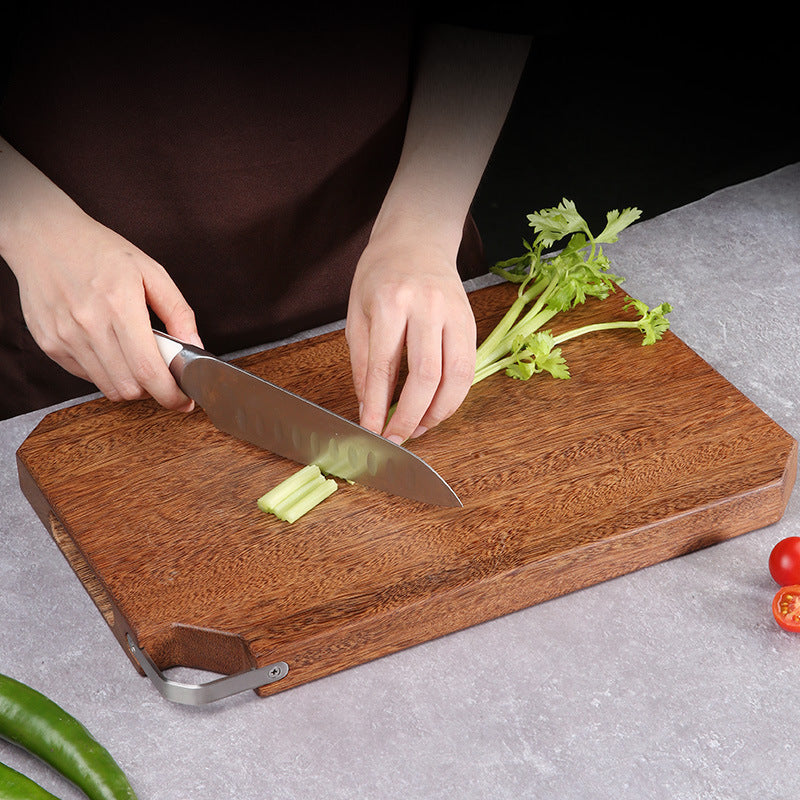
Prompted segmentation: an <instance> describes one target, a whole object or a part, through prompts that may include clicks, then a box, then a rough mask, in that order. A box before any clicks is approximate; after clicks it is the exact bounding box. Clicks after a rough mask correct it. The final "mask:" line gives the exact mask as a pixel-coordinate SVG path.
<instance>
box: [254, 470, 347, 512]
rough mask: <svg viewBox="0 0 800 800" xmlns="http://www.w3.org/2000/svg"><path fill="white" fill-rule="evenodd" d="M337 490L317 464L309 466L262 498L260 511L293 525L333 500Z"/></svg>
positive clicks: (259, 501) (259, 502)
mask: <svg viewBox="0 0 800 800" xmlns="http://www.w3.org/2000/svg"><path fill="white" fill-rule="evenodd" d="M337 488H338V487H337V484H336V481H335V480H333V478H325V476H324V475H323V474H322V471H321V470H320V468H319V467H318V466H317V465H316V464H309V465H308V466H307V467H303V468H302V469H301V470H299V471H297V472H295V473H294V474H293V475H290V476H289V477H288V478H287V479H286V480H285V481H282V482H281V483H279V484H278V485H277V486H276V487H275V488H274V489H271V490H270V491H268V492H267V493H266V494H265V495H262V496H261V497H259V498H258V507H259V508H260V509H261V510H262V511H264V512H266V513H268V514H274V515H275V516H276V517H278V519H282V520H284V521H285V522H289V523H292V522H295V521H297V520H298V519H300V517H302V516H303V514H306V513H308V512H309V511H311V509H312V508H314V506H316V505H319V504H320V503H321V502H322V501H323V500H324V499H325V498H326V497H330V496H331V495H332V494H333V493H334V492H335V491H336V489H337Z"/></svg>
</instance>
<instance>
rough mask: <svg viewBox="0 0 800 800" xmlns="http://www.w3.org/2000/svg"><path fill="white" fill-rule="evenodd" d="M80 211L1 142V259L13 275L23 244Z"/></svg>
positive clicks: (9, 146) (41, 175)
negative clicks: (67, 216) (65, 217)
mask: <svg viewBox="0 0 800 800" xmlns="http://www.w3.org/2000/svg"><path fill="white" fill-rule="evenodd" d="M81 213H82V212H81V210H80V208H79V207H78V206H77V205H76V204H75V203H74V202H73V201H72V200H71V199H70V198H69V197H68V196H67V195H66V194H65V193H64V192H63V191H62V190H61V189H60V188H59V187H58V186H56V185H55V184H54V183H53V182H52V181H51V180H50V179H49V178H48V177H47V176H45V175H44V174H43V173H42V172H41V171H40V170H39V169H38V168H37V167H36V166H34V165H33V164H31V163H30V162H29V161H28V160H27V159H26V158H25V157H24V156H22V155H21V154H20V153H19V152H18V151H17V150H15V149H14V148H13V147H12V146H11V145H10V144H9V143H8V142H6V141H5V140H4V139H2V138H0V256H2V257H3V258H4V259H5V260H6V261H7V262H8V264H9V266H11V269H12V270H14V271H15V272H16V271H17V270H19V269H21V268H22V266H23V264H24V262H25V259H24V258H22V257H21V256H20V253H21V251H23V250H24V249H25V246H26V244H30V243H31V241H32V240H34V239H35V238H37V237H38V236H39V235H40V234H41V232H42V230H43V228H44V227H45V226H48V225H56V224H57V221H58V220H61V219H64V215H65V214H66V215H69V216H72V215H78V214H81Z"/></svg>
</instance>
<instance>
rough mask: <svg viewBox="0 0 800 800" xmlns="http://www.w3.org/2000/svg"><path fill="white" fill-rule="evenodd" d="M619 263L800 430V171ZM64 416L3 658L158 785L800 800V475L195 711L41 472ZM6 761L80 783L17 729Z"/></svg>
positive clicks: (14, 504)
mask: <svg viewBox="0 0 800 800" xmlns="http://www.w3.org/2000/svg"><path fill="white" fill-rule="evenodd" d="M573 199H575V200H576V201H578V206H579V207H580V198H573ZM529 210H530V211H533V210H534V209H529ZM510 255H511V254H510ZM609 255H611V258H612V262H613V265H614V271H615V272H618V273H620V274H622V275H624V276H625V277H626V284H625V288H626V290H627V291H629V292H630V293H631V294H633V295H634V296H638V297H641V299H643V300H644V301H645V302H648V303H656V302H660V301H661V300H668V301H669V302H671V303H672V304H673V306H674V307H675V310H674V312H673V313H672V315H671V320H672V329H673V331H674V332H675V333H676V334H677V335H678V336H679V337H680V338H681V339H683V341H684V342H686V343H687V344H688V345H689V346H690V347H692V348H693V349H694V350H695V351H696V352H698V353H699V354H700V355H701V356H702V357H703V358H705V359H706V360H707V361H708V362H709V363H710V364H711V365H712V366H713V367H715V368H716V369H717V370H718V371H719V372H720V373H721V374H722V375H723V376H725V377H726V378H727V379H728V380H729V381H730V382H731V383H732V384H734V385H735V386H736V387H737V388H738V389H740V390H741V391H742V392H743V393H744V394H745V395H747V396H748V397H749V398H750V399H751V400H752V401H753V402H754V403H756V404H757V405H758V406H759V407H760V408H762V409H763V410H764V411H765V412H766V413H767V414H769V415H770V416H771V417H772V418H773V419H774V420H775V421H776V422H777V423H778V424H779V425H781V426H782V427H783V428H784V429H786V430H787V431H788V432H789V433H790V434H792V435H793V436H794V437H795V438H800V356H798V352H800V348H798V334H797V325H798V323H800V311H798V306H797V298H798V297H799V296H800V165H793V166H790V167H786V168H784V169H781V170H778V171H777V172H774V173H771V174H769V175H766V176H764V177H761V178H758V179H756V180H753V181H749V182H747V183H744V184H741V185H737V186H733V187H730V188H727V189H724V190H722V191H720V192H717V193H715V194H713V195H710V196H709V197H706V198H703V199H702V200H700V201H698V202H696V203H692V204H690V205H688V206H684V207H682V208H679V209H676V210H674V211H671V212H669V213H666V214H664V215H662V216H659V217H656V218H654V219H651V220H647V221H644V222H640V223H638V224H636V225H635V226H633V227H632V228H630V229H629V230H627V231H626V232H625V233H624V234H623V235H622V237H621V239H620V241H619V243H618V244H617V245H614V249H613V251H612V250H611V249H609ZM44 414H45V412H35V413H32V414H27V415H24V416H21V417H16V418H14V419H10V420H6V421H4V422H1V423H0V672H4V673H6V674H10V675H12V676H14V677H16V678H18V679H20V680H23V681H25V682H27V683H29V684H32V685H33V686H35V687H36V688H38V689H40V690H41V691H44V692H45V693H47V694H48V695H50V696H51V697H52V698H53V699H54V700H56V701H57V702H59V703H60V704H61V705H63V706H64V707H66V708H67V709H68V710H70V711H72V712H73V713H74V714H76V715H77V716H78V717H79V718H80V719H81V721H82V722H83V723H84V724H85V725H86V726H87V727H88V728H89V729H90V730H92V731H93V732H94V733H95V735H96V736H97V737H98V738H99V739H100V740H101V741H102V742H103V743H104V744H105V745H106V747H108V749H109V750H111V752H112V753H113V754H114V755H115V757H116V758H117V760H118V761H119V762H120V764H121V765H122V766H123V768H124V769H125V770H126V772H127V773H128V775H129V777H130V778H131V781H132V783H133V785H134V787H135V788H136V789H137V791H138V793H139V796H140V798H141V799H142V800H173V799H175V798H181V799H183V798H187V799H188V798H192V800H205V799H208V800H224V798H247V799H250V798H252V800H261V799H262V798H265V799H266V798H281V799H282V800H291V798H304V799H305V798H319V799H320V800H338V799H339V798H348V799H349V798H365V799H369V800H382V799H383V798H403V800H444V799H445V798H447V800H451V798H459V800H502V799H505V798H509V799H513V800H522V799H523V798H545V799H546V800H549V799H550V798H553V800H569V799H570V798H580V800H586V798H592V799H593V798H614V800H623V799H626V798H635V800H641V799H642V798H650V799H652V798H669V800H701V799H702V800H711V799H712V798H714V799H717V798H720V799H722V798H736V800H739V799H740V798H741V799H742V800H745V799H747V800H749V799H750V798H752V799H753V800H770V798H774V799H775V800H788V798H791V797H798V796H800V749H798V747H797V740H798V735H799V734H800V635H792V634H788V633H785V632H784V631H782V630H781V629H780V628H778V626H777V625H776V624H775V622H774V620H773V618H772V614H771V610H770V604H771V600H772V596H773V594H774V593H775V589H776V588H777V587H776V586H775V584H774V583H773V581H772V579H771V578H770V575H769V572H768V569H767V558H768V556H769V552H770V550H771V549H772V547H773V545H774V544H775V543H776V542H777V541H779V540H780V539H782V538H783V537H785V536H790V535H795V534H800V490H797V489H796V490H795V491H794V492H793V493H792V496H791V498H790V501H789V505H788V508H787V511H786V513H785V515H784V517H783V519H782V520H781V521H780V522H778V523H776V524H774V525H772V526H770V527H768V528H765V529H762V530H759V531H754V532H752V533H748V534H745V535H743V536H739V537H737V538H735V539H732V540H729V541H727V542H724V543H722V544H717V545H715V546H713V547H710V548H707V549H705V550H701V551H698V552H695V553H692V554H690V555H686V556H682V557H680V558H676V559H673V560H671V561H668V562H665V563H661V564H658V565H655V566H653V567H649V568H647V569H643V570H639V571H638V572H633V573H631V574H629V575H626V576H624V577H621V578H617V579H615V580H612V581H608V582H606V583H602V584H600V585H597V586H594V587H592V588H589V589H585V590H582V591H580V592H575V593H573V594H570V595H567V596H565V597H561V598H558V599H556V600H552V601H549V602H546V603H543V604H541V605H538V606H535V607H533V608H530V609H526V610H524V611H520V612H517V613H515V614H511V615H508V616H506V617H503V618H501V619H498V620H495V621H492V622H488V623H485V624H482V625H478V626H476V627H473V628H470V629H468V630H465V631H461V632H459V633H455V634H451V635H449V636H446V637H444V638H441V639H438V640H435V641H432V642H429V643H427V644H424V645H419V646H417V647H414V648H411V649H409V650H405V651H403V652H401V653H398V654H395V655H392V656H389V657H386V658H383V659H380V660H377V661H374V662H371V663H369V664H365V665H363V666H359V667H356V668H353V669H350V670H347V671H345V672H342V673H339V674H336V675H333V676H331V677H328V678H325V679H322V680H319V681H316V682H314V683H311V684H307V685H304V686H300V687H298V688H295V689H291V690H289V691H287V692H283V693H281V694H277V695H274V696H272V697H269V698H259V697H257V696H256V695H255V694H254V693H252V692H249V691H248V692H245V693H243V694H239V695H235V696H234V697H231V698H228V699H226V700H222V701H219V702H218V703H215V704H212V705H209V706H202V707H188V706H181V705H176V704H174V703H170V702H168V701H166V700H164V699H162V698H161V696H160V695H158V694H157V693H156V691H155V689H154V688H153V686H152V685H151V684H150V682H149V681H148V680H147V679H146V678H143V677H140V676H139V675H138V674H137V673H136V671H135V670H134V669H133V667H132V666H131V664H130V662H129V661H128V659H127V658H126V657H125V656H124V655H123V653H122V651H121V650H120V647H119V645H118V644H117V642H116V640H115V639H114V637H113V636H112V634H111V632H110V631H109V629H108V628H107V627H106V624H105V622H104V621H103V619H102V617H101V615H100V614H99V613H98V612H97V610H96V609H95V607H94V605H93V604H92V602H91V600H90V598H89V596H88V595H87V594H86V592H85V591H84V589H83V587H82V586H81V584H80V583H79V581H78V579H77V578H76V577H75V576H74V574H73V573H72V570H71V569H70V568H69V566H68V564H67V562H66V561H65V559H64V558H63V557H62V555H61V553H60V552H59V550H58V549H57V547H56V545H55V544H54V543H53V541H52V540H51V539H50V537H49V535H48V534H47V532H46V531H45V529H44V527H43V526H42V525H41V523H40V522H39V520H38V518H37V517H36V516H35V515H34V513H33V511H32V509H31V508H30V507H29V505H28V504H27V502H26V500H25V499H24V497H23V495H22V493H21V491H20V489H19V487H18V483H17V473H16V464H15V458H14V454H15V451H16V449H17V447H18V446H19V445H20V443H21V442H22V441H23V439H24V438H25V437H26V436H27V435H28V434H29V433H30V431H31V430H32V429H33V428H34V426H35V425H36V423H37V422H38V421H39V420H40V419H41V418H42V417H43V416H44ZM175 676H177V677H178V678H180V677H181V673H180V671H177V672H176V673H175V674H174V675H173V677H175ZM203 679H204V680H205V679H206V678H205V677H203ZM0 761H3V762H5V763H7V764H9V765H11V766H14V767H16V768H17V769H19V770H21V771H23V772H25V773H26V774H28V775H29V776H30V777H32V778H34V779H35V780H37V781H39V782H40V783H41V784H42V785H44V786H46V787H47V788H49V789H50V791H52V792H54V793H55V794H56V795H58V796H59V797H61V798H63V800H70V799H71V798H78V797H79V796H80V795H79V794H78V792H77V791H75V790H74V788H73V787H71V786H69V785H67V784H65V783H64V782H63V781H61V780H60V779H59V778H58V777H57V776H54V775H53V774H52V773H51V772H49V771H48V769H47V768H45V767H44V766H43V765H41V764H39V763H38V762H35V761H34V760H33V759H31V758H29V757H28V756H27V754H25V753H22V752H21V751H19V750H17V749H15V748H13V747H12V746H10V745H8V744H7V743H5V742H0Z"/></svg>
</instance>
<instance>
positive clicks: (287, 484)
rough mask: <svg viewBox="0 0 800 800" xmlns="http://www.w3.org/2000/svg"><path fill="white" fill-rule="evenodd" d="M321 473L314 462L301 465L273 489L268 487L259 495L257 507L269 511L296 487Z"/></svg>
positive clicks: (301, 485) (303, 484)
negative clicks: (305, 465)
mask: <svg viewBox="0 0 800 800" xmlns="http://www.w3.org/2000/svg"><path fill="white" fill-rule="evenodd" d="M321 475H322V473H321V472H320V469H319V467H318V466H317V465H316V464H309V465H308V466H307V467H303V468H302V469H301V470H298V471H297V472H295V473H294V475H290V476H289V477H288V478H287V479H286V480H285V481H282V482H281V483H279V484H278V485H277V486H276V487H275V488H274V489H270V491H268V492H267V493H266V494H265V495H263V496H262V497H259V498H258V507H259V508H260V509H261V510H262V511H266V512H268V513H269V512H271V511H272V509H273V508H275V506H277V505H278V504H279V503H281V502H283V501H284V500H285V499H286V498H287V497H289V495H291V494H292V493H293V492H295V491H296V490H297V489H299V488H301V487H303V486H305V485H306V484H307V483H308V482H309V481H311V480H313V479H314V478H315V477H319V476H321Z"/></svg>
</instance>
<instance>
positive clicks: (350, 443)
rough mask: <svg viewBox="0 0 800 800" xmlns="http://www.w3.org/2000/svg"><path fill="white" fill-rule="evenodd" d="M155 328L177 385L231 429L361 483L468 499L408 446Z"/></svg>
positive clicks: (437, 501) (445, 501) (412, 495)
mask: <svg viewBox="0 0 800 800" xmlns="http://www.w3.org/2000/svg"><path fill="white" fill-rule="evenodd" d="M153 333H154V334H155V337H156V343H157V344H158V349H159V352H160V353H161V356H162V358H163V359H164V362H165V363H166V364H167V366H168V367H169V369H170V372H171V373H172V375H173V377H174V378H175V380H176V381H177V383H178V385H179V386H180V387H181V389H182V390H183V391H184V392H185V393H186V394H187V395H188V396H189V397H191V398H192V399H193V400H194V401H195V402H196V403H197V404H198V405H199V406H200V407H201V408H202V409H203V411H205V413H206V415H207V416H208V417H209V419H210V420H211V422H212V423H213V424H214V425H215V427H216V428H218V429H219V430H221V431H223V432H224V433H227V434H230V435H231V436H234V437H236V438H238V439H242V440H244V441H246V442H249V443H251V444H254V445H256V446H258V447H261V448H262V449H265V450H269V451H271V452H273V453H276V454H277V455H280V456H283V457H284V458H288V459H290V460H292V461H296V462H298V463H300V464H316V465H317V466H318V467H319V468H320V469H321V470H322V471H323V472H326V473H328V474H330V475H335V476H336V477H339V478H343V479H345V480H348V481H353V482H354V483H360V484H362V485H365V486H370V487H373V488H375V489H381V490H383V491H385V492H389V493H390V494H394V495H399V496H401V497H407V498H409V499H412V500H418V501H420V502H424V503H430V504H432V505H441V506H450V507H461V506H462V503H461V501H460V500H459V499H458V496H457V495H456V493H455V492H454V491H453V490H452V488H451V487H450V486H449V484H448V483H447V482H446V481H445V480H444V479H443V478H442V477H441V476H440V475H439V473H438V472H436V470H434V469H433V468H432V467H431V466H430V465H428V464H427V463H426V462H425V461H423V460H422V459H421V458H419V457H418V456H416V455H414V454H413V453H412V452H410V451H409V450H406V449H405V448H404V447H402V446H400V445H397V444H394V443H393V442H390V441H389V440H388V439H384V438H383V437H382V436H379V435H378V434H376V433H373V432H372V431H369V430H367V429H366V428H363V427H362V426H360V425H357V424H356V423H354V422H350V420H348V419H345V418H344V417H341V416H339V415H338V414H335V413H334V412H332V411H328V410H327V409H326V408H323V407H322V406H319V405H317V404H316V403H313V402H311V401H309V400H306V399H304V398H302V397H300V396H299V395H296V394H293V393H292V392H290V391H288V390H286V389H283V388H281V387H280V386H277V385H276V384H274V383H270V382H269V381H266V380H264V379H263V378H259V377H258V376H257V375H253V374H252V373H251V372H247V371H246V370H243V369H240V368H239V367H236V366H235V365H233V364H229V363H227V362H225V361H222V360H221V359H219V358H217V357H216V356H214V355H212V354H211V353H209V352H206V351H205V350H203V349H201V348H199V347H195V346H194V345H190V344H187V343H185V342H181V341H179V340H178V339H175V338H174V337H172V336H169V335H168V334H165V333H162V332H161V331H157V330H154V331H153Z"/></svg>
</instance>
